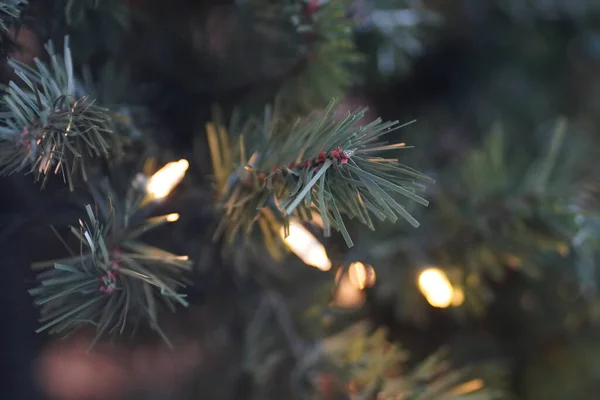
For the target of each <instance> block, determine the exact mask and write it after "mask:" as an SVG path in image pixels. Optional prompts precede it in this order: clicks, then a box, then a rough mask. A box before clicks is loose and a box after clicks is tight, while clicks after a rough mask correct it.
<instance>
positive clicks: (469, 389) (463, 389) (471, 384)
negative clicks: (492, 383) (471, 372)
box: [450, 379, 485, 395]
mask: <svg viewBox="0 0 600 400" xmlns="http://www.w3.org/2000/svg"><path fill="white" fill-rule="evenodd" d="M484 386H485V385H484V383H483V380H481V379H473V380H470V381H468V382H465V383H463V384H462V385H459V386H457V387H455V388H454V389H452V391H451V392H450V393H452V394H453V395H464V394H469V393H473V392H476V391H478V390H481V389H483V387H484Z"/></svg>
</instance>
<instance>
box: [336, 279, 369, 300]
mask: <svg viewBox="0 0 600 400" xmlns="http://www.w3.org/2000/svg"><path fill="white" fill-rule="evenodd" d="M365 300H366V294H365V292H364V291H363V290H361V289H359V288H358V287H356V285H355V284H353V283H352V282H351V281H350V276H349V275H348V274H343V275H342V276H341V277H340V281H339V282H338V287H337V290H336V292H335V295H334V297H333V301H332V304H333V305H334V306H336V307H341V308H357V307H360V306H362V305H363V304H364V302H365Z"/></svg>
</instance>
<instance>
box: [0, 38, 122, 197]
mask: <svg viewBox="0 0 600 400" xmlns="http://www.w3.org/2000/svg"><path fill="white" fill-rule="evenodd" d="M64 45H65V46H64V56H61V55H59V54H57V52H56V51H55V48H54V45H53V43H52V42H48V44H47V45H46V50H47V52H48V54H49V56H50V62H49V63H48V64H47V63H44V62H42V61H41V60H39V59H36V60H35V67H30V66H28V65H25V64H23V63H20V62H18V61H15V60H12V61H11V62H10V65H11V66H12V67H13V68H14V72H15V74H16V75H17V76H18V77H19V78H20V80H21V81H22V83H23V84H24V86H19V85H17V83H15V82H12V81H11V82H10V83H9V85H8V87H6V88H5V90H6V93H5V94H4V96H3V98H2V107H3V109H4V112H2V113H1V114H0V174H3V175H6V174H12V173H15V172H20V171H23V170H25V171H26V172H29V173H33V174H34V175H35V179H36V180H40V179H42V180H43V181H44V182H45V181H46V179H47V177H48V175H49V174H50V173H55V174H56V173H59V172H60V173H61V174H62V175H63V178H64V179H65V180H66V181H68V184H69V187H70V188H71V190H73V173H74V172H76V171H77V170H80V173H81V175H82V177H83V179H84V180H86V179H87V165H88V161H89V160H90V159H92V158H108V157H109V155H110V154H115V153H118V151H119V139H118V137H117V134H116V133H115V132H114V124H113V121H112V115H111V113H110V112H109V111H108V110H107V109H105V108H102V107H100V106H98V105H96V104H95V102H94V101H93V100H92V99H90V98H88V97H87V96H86V95H85V94H84V93H83V92H82V90H81V88H80V87H79V86H78V83H77V81H76V79H75V76H74V72H73V61H72V57H71V52H70V49H69V38H68V37H65V42H64Z"/></svg>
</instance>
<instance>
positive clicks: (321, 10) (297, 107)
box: [278, 0, 362, 115]
mask: <svg viewBox="0 0 600 400" xmlns="http://www.w3.org/2000/svg"><path fill="white" fill-rule="evenodd" d="M307 3H308V4H306V3H305V4H306V5H305V6H304V7H303V9H302V13H303V14H304V16H305V18H306V22H303V23H299V24H298V30H299V31H300V32H302V33H304V34H305V35H306V36H307V38H308V51H307V57H306V64H305V67H304V69H303V70H302V72H301V73H300V74H299V75H297V76H296V77H293V78H292V79H289V80H287V81H286V82H285V84H284V86H283V87H282V89H281V91H280V93H279V96H278V101H279V102H280V104H282V105H283V106H284V107H285V108H286V109H287V110H289V112H290V113H292V114H293V115H298V113H300V114H303V113H307V112H310V111H312V110H314V109H320V108H321V107H324V106H325V105H326V104H327V103H328V102H329V101H330V99H331V98H333V97H341V96H342V95H343V94H344V91H345V90H346V89H348V88H349V87H350V86H351V85H352V84H353V83H355V81H356V76H355V75H354V73H353V70H352V69H353V68H356V66H357V65H358V64H359V63H360V62H362V55H361V54H360V53H359V52H358V50H357V49H356V46H355V44H354V40H353V34H354V28H355V26H356V21H354V20H352V19H351V18H350V17H348V9H349V7H351V6H352V4H353V1H350V0H343V1H327V2H319V1H317V0H311V1H309V2H307ZM298 21H302V20H301V19H300V18H299V19H298Z"/></svg>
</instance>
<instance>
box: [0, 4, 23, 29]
mask: <svg viewBox="0 0 600 400" xmlns="http://www.w3.org/2000/svg"><path fill="white" fill-rule="evenodd" d="M27 3H28V0H4V1H0V30H2V31H7V30H8V29H9V28H10V25H11V22H12V21H15V20H18V19H19V17H20V16H21V11H22V10H23V7H25V6H26V5H27Z"/></svg>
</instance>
